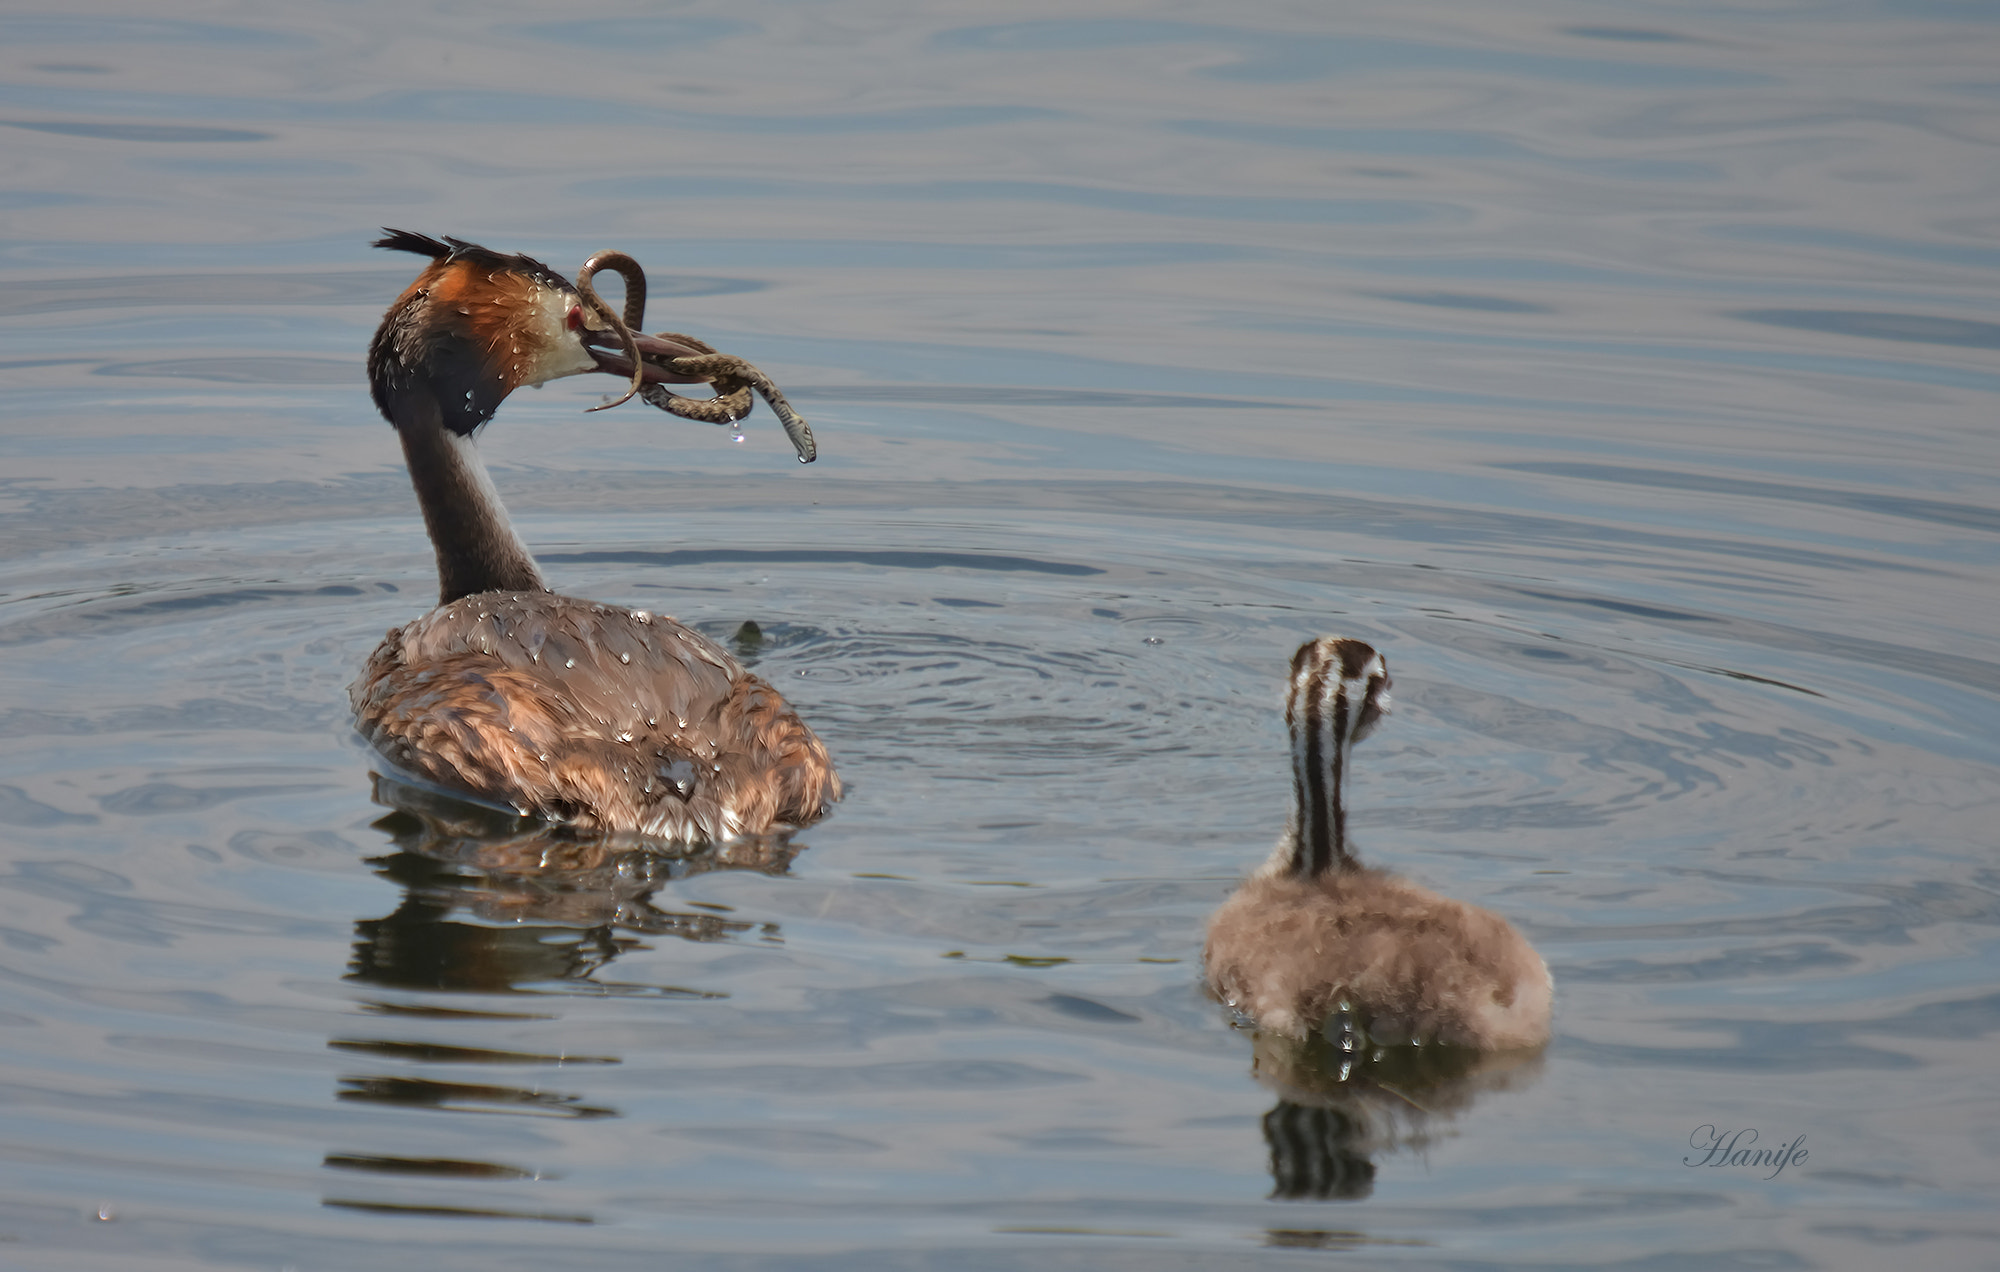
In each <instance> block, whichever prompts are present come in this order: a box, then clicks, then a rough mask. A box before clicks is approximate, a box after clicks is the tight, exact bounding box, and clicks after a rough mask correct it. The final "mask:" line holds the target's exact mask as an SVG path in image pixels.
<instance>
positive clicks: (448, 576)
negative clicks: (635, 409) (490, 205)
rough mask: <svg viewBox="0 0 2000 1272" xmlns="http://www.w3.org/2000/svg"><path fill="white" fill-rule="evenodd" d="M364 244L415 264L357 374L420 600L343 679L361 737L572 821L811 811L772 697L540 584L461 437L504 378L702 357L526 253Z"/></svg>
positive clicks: (814, 772) (811, 792)
mask: <svg viewBox="0 0 2000 1272" xmlns="http://www.w3.org/2000/svg"><path fill="white" fill-rule="evenodd" d="M375 245H376V246H377V247H386V248H391V249H394V250H397V251H404V252H414V253H417V254H418V255H421V256H428V257H430V258H431V261H430V264H429V265H428V266H427V267H426V268H425V269H424V271H423V272H422V273H421V274H419V275H418V276H417V280H416V281H415V282H413V283H411V284H410V287H409V289H408V290H407V291H405V292H404V293H403V294H402V296H400V297H399V298H398V299H397V300H396V303H395V304H393V305H391V306H390V307H389V312H388V314H387V315H386V316H385V317H384V318H383V320H382V326H381V329H380V330H378V331H377V332H376V333H375V339H374V341H373V342H372V343H371V344H370V345H369V349H368V376H369V382H370V386H371V388H372V390H373V393H374V398H375V405H376V406H377V407H379V408H380V409H381V411H382V414H383V415H384V416H385V417H387V418H388V420H389V422H390V423H391V424H393V425H395V426H396V432H397V434H398V436H399V437H400V438H401V439H402V443H403V454H404V457H405V458H406V460H407V461H408V464H409V469H410V481H411V483H412V484H413V485H414V486H415V487H416V491H417V501H418V503H420V504H421V505H422V506H423V512H424V524H425V526H426V528H427V529H428V530H429V531H430V537H431V543H432V545H433V546H434V547H435V548H436V549H437V563H438V581H439V594H438V608H436V609H434V610H432V611H431V612H430V613H429V614H426V615H425V616H424V617H422V618H420V619H417V620H416V621H415V622H412V623H408V624H405V625H404V626H402V627H399V628H395V629H393V630H391V631H390V632H389V634H388V636H387V637H386V638H384V640H383V641H382V644H381V645H380V646H379V647H377V648H376V650H375V652H374V653H373V654H372V655H370V657H369V659H368V666H367V668H366V670H364V671H363V672H362V674H361V677H360V679H358V680H356V681H355V682H354V685H353V686H352V688H351V689H350V690H349V695H350V697H351V699H352V702H353V706H354V716H355V724H356V727H357V728H358V729H359V730H360V731H361V733H362V735H363V736H364V737H366V738H367V739H368V741H369V742H371V743H373V744H374V746H375V747H376V748H377V750H378V751H380V753H381V754H382V755H383V757H384V758H385V759H387V760H388V762H389V763H390V764H392V765H394V766H395V767H396V768H397V769H399V770H401V772H402V774H403V775H405V776H407V777H414V778H416V779H418V780H419V781H422V782H426V783H430V784H432V785H435V786H437V787H440V788H443V789H445V790H449V791H453V792H457V793H460V794H463V795H469V796H471V797H473V798H475V799H477V800H480V801H484V802H487V803H491V804H495V805H497V806H500V807H510V808H513V809H515V810H516V811H518V812H520V813H522V814H525V815H529V816H535V817H540V818H542V819H545V820H547V821H551V822H557V823H562V824H567V825H570V826H574V827H576V828H578V829H580V830H587V831H598V832H627V833H634V834H639V835H643V836H647V837H652V838H659V839H668V840H676V841H681V842H689V843H696V842H705V841H719V840H727V839H731V838H734V837H736V836H739V835H745V834H758V833H762V832H764V831H768V830H771V829H773V828H775V827H781V826H787V825H789V826H800V825H804V824H806V823H808V822H811V821H814V820H815V819H817V818H819V817H820V816H821V815H823V814H824V813H825V811H826V808H827V805H828V804H829V803H831V802H832V801H834V800H837V799H839V798H840V779H839V778H838V777H836V776H835V775H834V772H833V766H832V765H831V763H829V761H828V760H827V755H826V748H825V746H823V745H822V744H821V742H820V740H819V738H818V737H816V736H815V735H814V734H813V731H812V730H811V729H810V728H808V727H807V726H806V724H805V722H804V721H802V720H800V719H799V717H798V716H797V714H796V713H794V712H793V710H792V708H791V707H790V706H788V705H787V704H786V702H785V700H784V699H783V698H781V697H779V696H778V694H777V692H776V691H775V690H773V689H772V688H771V686H770V685H768V684H766V683H765V682H764V681H762V680H760V679H758V678H757V677H756V676H753V675H751V674H750V673H749V672H747V671H745V670H744V669H743V667H742V666H741V665H740V664H739V663H738V662H737V661H736V659H735V658H733V657H731V656H730V655H729V654H728V653H727V652H726V651H724V650H723V649H722V648H721V647H720V646H718V645H716V644H715V642H713V641H711V640H709V639H708V638H707V637H706V636H703V635H701V634H700V633H699V632H695V631H691V630H689V629H688V628H686V627H683V626H681V625H680V624H679V623H677V622H675V621H674V620H673V619H671V618H667V617H664V616H659V615H653V614H649V613H648V612H646V611H645V610H636V609H627V608H623V607H620V606H615V605H603V604H598V603H595V602H591V601H584V600H577V599H575V598H572V597H567V596H558V595H555V594H553V593H552V592H550V591H549V590H548V588H547V587H546V586H545V585H544V584H543V582H542V575H541V571H540V570H538V569H537V568H536V567H535V561H534V558H533V557H532V556H531V555H530V554H529V552H528V549H527V546H526V545H525V544H524V543H522V542H521V539H520V537H519V536H518V535H517V534H515V532H514V530H513V527H512V526H510V525H509V524H508V521H507V514H506V511H505V510H504V509H503V508H502V507H501V506H500V499H499V496H498V495H497V494H496V493H495V492H494V489H493V485H492V482H491V481H490V480H489V479H488V477H487V475H486V468H485V466H484V465H483V464H482V463H481V462H480V459H479V452H478V450H477V449H476V448H475V446H474V445H473V437H474V434H475V433H476V432H477V431H478V429H479V427H480V426H481V425H483V424H485V423H486V421H487V420H488V419H490V418H491V417H492V415H493V412H494V410H495V409H496V408H498V406H499V405H500V403H501V401H502V400H503V399H504V398H506V396H507V395H508V394H509V393H511V392H512V391H513V390H515V389H516V388H519V387H520V386H521V385H524V384H540V383H542V382H543V381H545V380H552V379H556V378H557V377H560V376H567V375H580V374H582V373H584V372H589V371H603V372H606V373H608V374H613V375H618V376H622V377H628V378H629V379H630V380H631V381H632V389H633V390H635V391H636V390H638V389H640V388H642V387H650V386H652V385H654V384H658V383H661V382H673V383H691V382H700V381H701V380H703V379H704V378H706V377H704V376H701V375H690V374H677V373H676V371H675V370H674V368H673V367H672V366H670V365H669V364H671V363H672V362H673V360H675V359H677V358H682V357H687V356H696V357H700V356H705V355H708V354H710V353H712V351H711V350H709V349H708V348H707V347H706V346H699V347H696V346H695V345H694V344H692V343H689V344H682V343H677V342H676V341H675V340H674V339H673V338H672V337H670V336H646V335H641V334H638V333H635V332H633V331H632V330H631V329H630V327H629V326H628V325H627V324H626V323H625V322H624V321H623V320H622V319H621V318H619V316H618V315H616V314H614V313H613V312H612V311H611V310H610V309H609V307H607V306H606V305H605V304H604V303H603V302H602V301H601V300H599V299H598V298H597V296H596V293H595V292H593V291H590V290H589V283H588V279H587V277H586V278H585V279H584V281H583V290H581V291H579V290H578V288H576V287H573V286H571V285H570V283H569V282H568V281H567V280H565V279H564V278H563V277H562V276H561V275H560V274H557V273H556V272H555V271H553V270H551V269H550V268H549V267H548V266H546V265H543V264H542V263H541V262H539V261H535V260H532V259H530V258H528V257H526V256H508V255H503V254H502V253H499V252H492V251H488V250H487V249H485V248H483V247H479V246H477V245H476V244H472V243H465V242H461V241H459V240H457V239H450V240H445V241H439V240H437V239H433V238H428V237H426V236H424V235H420V234H411V233H408V232H407V231H399V230H391V231H388V237H386V238H383V239H380V240H378V241H377V243H376V244H375ZM607 256H612V257H615V259H617V260H618V261H622V262H624V263H626V264H629V263H630V261H629V258H623V257H616V255H615V254H607ZM604 259H605V258H604V257H598V258H593V262H592V264H593V265H595V264H597V263H599V262H601V261H603V260H604ZM611 267H612V268H618V266H617V265H612V266H611ZM585 268H586V271H588V270H589V269H590V268H591V266H590V265H587V266H586V267H585ZM634 270H635V271H636V267H634ZM620 272H621V273H624V272H626V271H625V270H624V269H622V268H621V269H620ZM632 278H633V275H632V274H630V273H628V274H627V282H628V292H629V287H630V285H631V284H632ZM630 310H631V307H630V305H629V295H628V313H629V312H630ZM613 351H616V352H613ZM745 365H747V364H745ZM626 396H627V397H630V396H631V393H630V392H628V393H627V394H626ZM620 400H621V401H622V400H623V399H620ZM799 423H800V425H801V426H802V425H803V423H804V421H802V420H801V421H799ZM788 424H789V421H788ZM794 440H797V438H796V436H795V439H794ZM809 444H810V435H808V436H807V438H806V444H802V445H801V446H800V457H801V458H802V459H803V458H807V457H808V456H809Z"/></svg>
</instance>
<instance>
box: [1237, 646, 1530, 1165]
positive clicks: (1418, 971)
mask: <svg viewBox="0 0 2000 1272" xmlns="http://www.w3.org/2000/svg"><path fill="white" fill-rule="evenodd" d="M1388 710H1389V669H1388V664H1387V663H1386V662H1385V660H1384V659H1383V658H1382V655H1381V654H1379V653H1377V652H1376V651H1375V650H1374V649H1373V648H1371V647H1370V646H1368V645H1366V644H1363V643H1362V642H1360V641H1358V640H1343V639H1340V638H1337V637H1321V638H1320V639H1318V640H1313V641H1308V642H1306V644H1304V645H1302V646H1301V647H1300V648H1299V651H1298V652H1297V653H1296V654H1295V655H1294V656H1293V658H1292V668H1291V683H1290V687H1289V690H1288V692H1287V695H1286V701H1285V722H1286V724H1287V725H1288V726H1289V728H1290V731H1291V739H1292V782H1293V792H1294V800H1293V810H1292V816H1291V821H1290V823H1289V824H1288V825H1287V827H1286V829H1285V833H1284V835H1283V837H1282V838H1280V839H1279V841H1278V846H1277V849H1276V850H1275V851H1274V852H1273V853H1272V854H1271V857H1270V859H1269V860H1268V861H1267V862H1265V864H1264V865H1263V866H1262V867H1260V868H1259V869H1258V870H1257V871H1256V872H1255V873H1254V874H1253V875H1252V876H1251V877H1250V878H1249V879H1248V880H1246V881H1245V882H1244V884H1243V886H1242V887H1241V888H1239V889H1238V890H1237V892H1236V893H1235V895H1234V896H1232V897H1230V898H1229V900H1228V901H1227V902H1225V903H1224V904H1223V906H1222V908H1221V909H1219V910H1217V911H1216V913H1215V915H1214V917H1213V918H1211V919H1210V920H1209V926H1208V943H1207V948H1206V949H1205V950H1204V952H1203V960H1204V964H1205V966H1206V970H1207V976H1208V984H1209V987H1210V989H1211V991H1212V992H1213V993H1214V994H1215V995H1216V996H1217V997H1218V998H1220V999H1222V1000H1223V1001H1224V1002H1225V1003H1227V1004H1228V1005H1229V1006H1230V1007H1231V1008H1232V1009H1233V1010H1235V1011H1236V1012H1237V1013H1239V1014H1240V1015H1241V1016H1242V1017H1243V1018H1245V1019H1246V1020H1247V1021H1248V1022H1249V1023H1251V1024H1252V1025H1254V1026H1255V1027H1256V1029H1257V1031H1258V1035H1257V1037H1258V1044H1257V1045H1258V1069H1259V1076H1260V1077H1261V1078H1263V1079H1264V1080H1265V1081H1266V1082H1267V1083H1270V1084H1272V1085H1274V1086H1276V1087H1277V1088H1278V1089H1279V1091H1280V1092H1281V1094H1287V1099H1286V1102H1285V1103H1281V1104H1280V1105H1279V1106H1278V1108H1277V1109H1274V1110H1273V1111H1272V1113H1271V1114H1270V1115H1269V1116H1268V1117H1267V1118H1266V1119H1265V1133H1266V1135H1267V1137H1268V1138H1270V1141H1271V1145H1272V1171H1273V1174H1274V1175H1275V1176H1276V1177H1277V1179H1278V1195H1280V1196H1351V1195H1360V1194H1358V1193H1357V1192H1356V1191H1355V1189H1356V1188H1360V1189H1361V1190H1362V1192H1365V1190H1366V1187H1368V1186H1369V1185H1368V1181H1370V1180H1372V1178H1373V1168H1372V1166H1371V1165H1369V1156H1368V1153H1369V1151H1371V1147H1380V1146H1381V1145H1382V1144H1383V1143H1384V1142H1388V1141H1384V1140H1383V1138H1382V1136H1381V1135H1379V1134H1377V1133H1376V1132H1375V1131H1374V1130H1371V1129H1370V1128H1371V1126H1373V1125H1375V1124H1376V1123H1380V1122H1381V1121H1382V1117H1381V1113H1380V1110H1382V1109H1386V1110H1387V1111H1388V1112H1389V1113H1390V1114H1400V1113H1403V1112H1417V1113H1429V1112H1433V1111H1436V1110H1438V1109H1445V1108H1452V1107H1456V1106H1457V1105H1458V1104H1462V1103H1463V1102H1465V1101H1466V1100H1467V1099H1469V1097H1470V1092H1471V1091H1472V1090H1477V1089H1479V1088H1478V1087H1477V1086H1476V1085H1475V1086H1473V1087H1471V1088H1467V1087H1466V1086H1465V1085H1464V1084H1465V1082H1466V1081H1467V1080H1469V1079H1470V1078H1471V1077H1472V1076H1473V1075H1475V1074H1477V1073H1492V1072H1495V1071H1497V1068H1498V1067H1512V1065H1511V1064H1508V1063H1507V1062H1506V1061H1505V1060H1504V1059H1501V1060H1489V1059H1487V1058H1485V1056H1486V1053H1513V1054H1514V1055H1515V1056H1516V1057H1517V1058H1518V1057H1520V1056H1523V1055H1524V1054H1525V1053H1527V1052H1528V1051H1530V1050H1531V1049H1533V1048H1538V1047H1540V1046H1541V1045H1542V1044H1543V1043H1544V1042H1546V1041H1547V1039H1548V1034H1549V1009H1550V999H1551V991H1552V988H1553V987H1552V985H1551V983H1550V980H1549V972H1548V968H1547V966H1546V965H1545V964H1544V963H1543V962H1542V960H1541V957H1540V956H1539V955H1537V954H1536V953H1535V951H1534V949H1533V948H1532V947H1531V946H1529V944H1528V943H1527V941H1526V940H1524V939H1522V937H1521V934H1520V933H1519V932H1516V931H1515V930H1514V928H1513V927H1512V926H1511V925H1510V924H1509V923H1508V922H1507V921H1506V920H1505V919H1503V918H1501V917H1500V916H1499V915H1496V914H1493V913H1490V912H1488V911H1486V910H1481V909H1479V908H1478V907H1476V906H1471V905H1467V904H1465V903H1464V902H1462V901H1454V900H1452V899H1450V898H1448V897H1442V896H1439V895H1437V894H1436V893H1434V892H1431V891H1429V890H1428V889H1425V888H1421V887H1418V886H1417V885H1416V884H1414V883H1411V882H1409V881H1408V880H1406V879H1401V878H1398V877H1397V876H1395V875H1393V874H1390V873H1388V872H1386V871H1382V870H1376V869H1371V868H1369V867H1366V866H1363V865H1362V864H1361V863H1360V862H1359V861H1357V860H1356V859H1355V858H1354V856H1353V853H1352V852H1351V850H1350V848H1349V845H1348V843H1347V836H1346V808H1345V804H1344V802H1343V798H1342V786H1343V783H1344V782H1345V780H1346V776H1347V759H1348V755H1349V753H1350V751H1351V749H1352V747H1353V745H1354V743H1356V742H1358V741H1360V740H1361V739H1362V738H1364V737H1366V736H1367V735H1368V733H1369V732H1370V731H1371V730H1372V729H1373V728H1374V727H1375V725H1376V724H1377V723H1378V722H1379V721H1380V720H1381V718H1382V717H1383V716H1384V715H1385V714H1387V713H1388ZM1293 1092H1311V1093H1316V1094H1317V1097H1318V1098H1315V1099H1314V1100H1311V1101H1307V1102H1301V1101H1299V1100H1296V1099H1294V1098H1292V1095H1291V1094H1289V1093H1293ZM1426 1093H1428V1098H1427V1099H1426V1098H1425V1096H1426ZM1377 1097H1380V1098H1379V1099H1378V1098H1377ZM1385 1102H1386V1103H1385ZM1371 1110H1376V1113H1375V1115H1374V1116H1372V1117H1371V1116H1370V1115H1369V1114H1370V1112H1371ZM1396 1121H1397V1118H1396V1117H1394V1116H1392V1117H1390V1118H1389V1122H1390V1124H1394V1123H1395V1122H1396ZM1392 1138H1393V1137H1392ZM1300 1163H1304V1164H1303V1165H1300ZM1364 1168H1365V1169H1364Z"/></svg>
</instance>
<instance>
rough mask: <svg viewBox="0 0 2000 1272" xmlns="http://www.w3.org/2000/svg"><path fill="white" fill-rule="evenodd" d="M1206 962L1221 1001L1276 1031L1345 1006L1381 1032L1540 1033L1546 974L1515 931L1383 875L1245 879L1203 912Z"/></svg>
mask: <svg viewBox="0 0 2000 1272" xmlns="http://www.w3.org/2000/svg"><path fill="white" fill-rule="evenodd" d="M1207 965H1208V977H1209V983H1210V985H1211V986H1212V987H1213V988H1214V990H1215V992H1216V993H1217V994H1218V995H1219V996H1220V997H1221V998H1222V999H1223V1001H1224V1002H1226V1003H1228V1004H1229V1005H1230V1006H1232V1007H1234V1008H1236V1009H1237V1010H1238V1011H1241V1012H1243V1013H1244V1014H1245V1015H1247V1016H1249V1017H1251V1018H1252V1019H1254V1020H1255V1021H1256V1022H1257V1023H1258V1024H1259V1025H1260V1026H1262V1027H1263V1028H1265V1029H1269V1030H1271V1031H1273V1032H1275V1033H1280V1034H1284V1035H1286V1036H1287V1037H1292V1038H1304V1037H1305V1036H1306V1035H1307V1034H1308V1033H1310V1032H1311V1031H1312V1030H1314V1029H1316V1028H1318V1027H1319V1025H1320V1024H1321V1023H1322V1022H1324V1021H1325V1020H1326V1019H1327V1018H1328V1017H1329V1016H1330V1015H1331V1014H1332V1013H1333V1012H1334V1010H1335V1009H1336V1008H1337V1007H1339V1006H1340V1005H1341V1004H1342V1003H1343V1002H1346V1003H1351V1004H1353V1005H1354V1006H1355V1007H1356V1008H1357V1009H1359V1010H1362V1011H1364V1012H1365V1013H1366V1015H1367V1018H1368V1033H1369V1036H1370V1037H1371V1038H1375V1039H1378V1040H1387V1041H1421V1042H1439V1043H1443V1044H1445V1045H1446V1046H1457V1047H1473V1048H1478V1049H1480V1050H1493V1051H1497V1050H1505V1049H1508V1048H1513V1047H1532V1046H1538V1045H1540V1044H1541V1043H1542V1042H1543V1041H1545V1040H1546V1039H1547V1038H1548V1033H1549V1008H1550V1000H1551V995H1552V988H1553V987H1552V984H1551V982H1550V979H1549V971H1548V968H1547V966H1546V965H1544V964H1543V962H1542V960H1541V957H1540V956H1539V955H1537V954H1536V953H1535V951H1534V949H1533V948H1532V947H1531V946H1529V944H1528V943H1527V941H1525V940H1523V939H1522V937H1521V935H1520V933H1518V932H1516V931H1515V930H1514V928H1513V926H1512V925H1511V924H1509V923H1508V922H1507V921H1506V920H1505V919H1503V918H1501V917H1500V916H1499V915H1497V914H1494V913H1492V912H1490V911H1487V910H1482V909H1480V908H1478V907H1477V906H1472V905H1467V904H1466V903H1465V902H1463V901H1455V900H1452V899H1451V898H1449V897H1441V896H1439V895H1438V894H1436V893H1434V892H1431V891H1430V890H1428V889H1426V888H1423V887H1420V886H1419V885H1417V884H1414V883H1411V882H1410V881H1409V880H1407V879H1402V878H1398V877H1397V876H1395V875H1393V874H1389V873H1387V872H1385V871H1380V870H1372V869H1367V868H1365V867H1363V868H1355V869H1352V870H1344V871H1336V872H1332V873H1329V874H1324V875H1321V876H1319V877H1317V878H1310V879H1307V878H1299V877H1296V876H1290V875H1280V876H1273V875H1257V876H1253V877H1251V878H1250V879H1248V880H1246V881H1245V882H1244V884H1243V886H1242V887H1241V888H1239V889H1238V890H1237V892H1236V894H1235V895H1234V896H1232V897H1230V898H1229V900H1228V901H1227V902H1225V903H1224V904H1223V906H1222V908H1221V909H1220V910H1217V911H1216V912H1215V916H1214V917H1213V918H1212V919H1210V920H1209V925H1208V948H1207Z"/></svg>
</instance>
